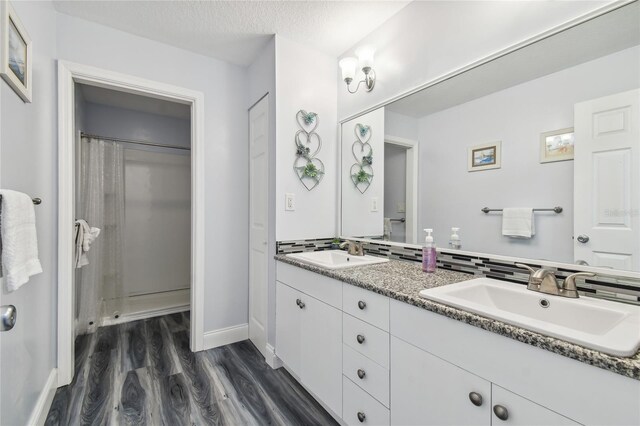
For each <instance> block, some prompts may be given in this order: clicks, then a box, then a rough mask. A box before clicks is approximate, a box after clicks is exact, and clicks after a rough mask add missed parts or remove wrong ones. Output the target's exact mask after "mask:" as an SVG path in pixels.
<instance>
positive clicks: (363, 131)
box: [354, 123, 371, 143]
mask: <svg viewBox="0 0 640 426" xmlns="http://www.w3.org/2000/svg"><path fill="white" fill-rule="evenodd" d="M354 132H355V133H356V137H357V138H358V140H359V141H360V142H362V143H366V142H369V139H371V127H369V126H366V125H364V124H360V123H358V124H356V127H355V129H354Z"/></svg>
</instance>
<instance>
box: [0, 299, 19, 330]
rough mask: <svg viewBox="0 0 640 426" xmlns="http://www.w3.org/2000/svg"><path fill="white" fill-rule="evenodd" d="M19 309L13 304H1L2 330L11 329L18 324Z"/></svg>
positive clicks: (0, 327)
mask: <svg viewBox="0 0 640 426" xmlns="http://www.w3.org/2000/svg"><path fill="white" fill-rule="evenodd" d="M17 319H18V310H17V309H16V307H15V306H13V305H3V306H0V331H9V330H11V329H12V328H13V326H14V325H16V320H17Z"/></svg>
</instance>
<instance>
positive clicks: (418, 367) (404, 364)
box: [391, 337, 578, 426]
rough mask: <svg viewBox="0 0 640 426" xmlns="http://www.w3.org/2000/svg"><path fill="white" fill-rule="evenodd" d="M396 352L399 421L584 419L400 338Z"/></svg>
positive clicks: (394, 394)
mask: <svg viewBox="0 0 640 426" xmlns="http://www.w3.org/2000/svg"><path fill="white" fill-rule="evenodd" d="M391 353H392V358H391V371H392V374H391V405H392V407H393V410H392V411H391V424H393V425H434V426H437V425H485V426H486V425H497V426H500V425H505V426H506V425H514V426H515V425H518V426H521V425H522V426H525V425H529V426H532V425H535V426H546V425H549V426H552V425H555V426H560V425H577V424H578V423H576V422H574V421H572V420H570V419H568V418H566V417H564V416H561V415H560V414H557V413H555V412H553V411H551V410H548V409H546V408H544V407H542V406H540V405H538V404H536V403H534V402H531V401H529V400H527V399H525V398H522V397H520V396H518V395H516V394H514V393H512V392H509V391H508V390H506V389H503V388H501V387H499V386H496V385H495V384H492V383H491V382H489V381H487V380H485V379H483V378H481V377H479V376H476V375H475V374H472V373H470V372H468V371H466V370H463V369H462V368H460V367H457V366H455V365H453V364H451V363H449V362H447V361H445V360H443V359H440V358H438V357H437V356H434V355H432V354H430V353H428V352H426V351H423V350H421V349H419V348H417V347H415V346H413V345H411V344H409V343H406V342H404V341H402V340H400V339H398V338H395V337H392V338H391ZM494 408H495V411H494Z"/></svg>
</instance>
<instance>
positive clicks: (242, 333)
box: [204, 324, 249, 351]
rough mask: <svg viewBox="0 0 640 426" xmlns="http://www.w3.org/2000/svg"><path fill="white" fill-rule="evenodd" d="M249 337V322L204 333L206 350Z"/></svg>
mask: <svg viewBox="0 0 640 426" xmlns="http://www.w3.org/2000/svg"><path fill="white" fill-rule="evenodd" d="M248 338H249V324H240V325H234V326H233V327H227V328H221V329H219V330H213V331H207V332H205V333H204V350H205V351H206V350H207V349H213V348H217V347H219V346H224V345H229V344H231V343H235V342H241V341H243V340H247V339H248Z"/></svg>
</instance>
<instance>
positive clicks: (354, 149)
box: [351, 141, 373, 164]
mask: <svg viewBox="0 0 640 426" xmlns="http://www.w3.org/2000/svg"><path fill="white" fill-rule="evenodd" d="M351 154H353V158H355V159H356V161H357V162H358V163H359V164H362V163H363V161H364V158H365V157H367V158H373V148H372V147H371V145H370V144H369V142H365V143H362V142H360V141H355V142H353V145H351ZM364 162H365V163H368V161H364ZM369 164H370V163H369Z"/></svg>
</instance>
